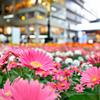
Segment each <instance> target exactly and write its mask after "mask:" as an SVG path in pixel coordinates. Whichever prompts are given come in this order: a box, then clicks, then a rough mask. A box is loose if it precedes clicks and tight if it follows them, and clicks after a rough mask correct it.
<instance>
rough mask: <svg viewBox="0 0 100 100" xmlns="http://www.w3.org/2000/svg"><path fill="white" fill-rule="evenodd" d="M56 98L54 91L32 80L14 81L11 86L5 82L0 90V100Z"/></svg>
mask: <svg viewBox="0 0 100 100" xmlns="http://www.w3.org/2000/svg"><path fill="white" fill-rule="evenodd" d="M57 96H58V94H57V93H55V90H54V89H52V88H51V87H49V86H44V85H43V84H40V83H39V82H38V81H33V80H30V81H28V80H23V79H16V80H15V81H14V82H13V83H12V84H10V82H9V80H7V82H6V84H5V86H4V89H1V90H0V100H41V99H42V100H55V99H56V98H57Z"/></svg>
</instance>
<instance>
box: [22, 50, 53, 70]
mask: <svg viewBox="0 0 100 100" xmlns="http://www.w3.org/2000/svg"><path fill="white" fill-rule="evenodd" d="M20 61H21V63H22V64H23V65H24V66H26V67H29V68H31V69H42V70H46V71H47V70H48V69H53V68H54V63H53V60H52V58H51V57H50V56H49V55H47V54H46V53H44V52H43V51H39V50H34V49H27V50H25V51H23V52H22V53H21V55H20Z"/></svg>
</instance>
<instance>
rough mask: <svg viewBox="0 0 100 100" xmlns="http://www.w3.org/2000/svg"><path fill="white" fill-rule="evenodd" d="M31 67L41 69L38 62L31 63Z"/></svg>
mask: <svg viewBox="0 0 100 100" xmlns="http://www.w3.org/2000/svg"><path fill="white" fill-rule="evenodd" d="M31 65H32V66H34V68H40V67H42V64H41V63H40V62H38V61H32V62H31Z"/></svg>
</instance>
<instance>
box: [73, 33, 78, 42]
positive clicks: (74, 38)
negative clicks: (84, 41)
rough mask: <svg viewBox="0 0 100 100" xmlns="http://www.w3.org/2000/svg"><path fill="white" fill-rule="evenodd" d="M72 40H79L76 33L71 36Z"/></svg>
mask: <svg viewBox="0 0 100 100" xmlns="http://www.w3.org/2000/svg"><path fill="white" fill-rule="evenodd" d="M72 40H73V42H79V38H78V35H77V34H76V35H75V36H73V37H72Z"/></svg>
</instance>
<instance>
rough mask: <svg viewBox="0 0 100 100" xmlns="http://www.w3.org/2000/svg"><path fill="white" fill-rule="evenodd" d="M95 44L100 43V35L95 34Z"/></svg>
mask: <svg viewBox="0 0 100 100" xmlns="http://www.w3.org/2000/svg"><path fill="white" fill-rule="evenodd" d="M96 42H98V43H100V34H99V33H98V34H96Z"/></svg>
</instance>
